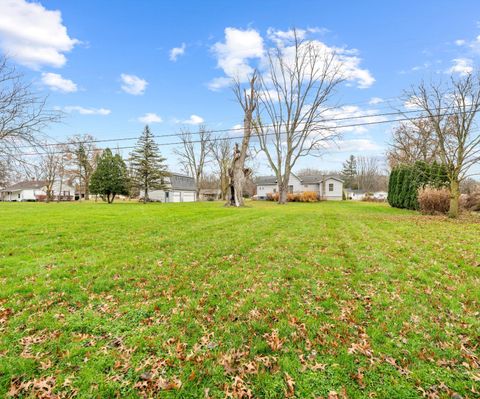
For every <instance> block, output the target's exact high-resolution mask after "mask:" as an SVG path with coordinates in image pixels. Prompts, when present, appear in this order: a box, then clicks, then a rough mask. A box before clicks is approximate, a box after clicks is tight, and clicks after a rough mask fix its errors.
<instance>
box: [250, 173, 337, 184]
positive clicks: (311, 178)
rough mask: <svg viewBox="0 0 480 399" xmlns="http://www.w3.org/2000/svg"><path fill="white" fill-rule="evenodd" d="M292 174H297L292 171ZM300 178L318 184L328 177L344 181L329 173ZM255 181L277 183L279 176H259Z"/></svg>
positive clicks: (304, 181)
mask: <svg viewBox="0 0 480 399" xmlns="http://www.w3.org/2000/svg"><path fill="white" fill-rule="evenodd" d="M292 175H294V176H297V175H295V174H293V173H292ZM297 178H298V180H300V181H301V182H302V183H304V184H317V183H321V182H322V181H324V180H327V179H335V180H338V181H341V182H343V180H342V179H341V178H339V177H338V176H335V175H328V176H315V175H312V176H297ZM255 183H256V184H257V186H258V185H266V186H268V185H272V184H277V178H276V177H275V176H258V177H257V179H256V180H255Z"/></svg>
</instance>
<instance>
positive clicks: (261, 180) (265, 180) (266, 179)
mask: <svg viewBox="0 0 480 399" xmlns="http://www.w3.org/2000/svg"><path fill="white" fill-rule="evenodd" d="M255 183H256V184H257V185H265V186H268V185H269V184H277V178H276V177H275V176H258V177H257V178H256V179H255Z"/></svg>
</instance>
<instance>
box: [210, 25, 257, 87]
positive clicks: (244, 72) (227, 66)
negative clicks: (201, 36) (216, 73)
mask: <svg viewBox="0 0 480 399" xmlns="http://www.w3.org/2000/svg"><path fill="white" fill-rule="evenodd" d="M212 51H213V53H214V54H215V56H216V57H217V67H218V68H221V69H222V70H223V72H224V73H225V75H226V76H227V77H228V78H229V79H228V78H220V79H219V78H217V79H214V81H213V82H211V83H210V85H209V87H210V88H211V89H213V90H216V89H219V88H221V87H225V86H226V85H228V84H229V83H230V81H231V79H232V78H236V79H239V80H240V81H244V80H245V79H246V78H247V77H248V75H249V74H250V73H252V72H253V68H252V67H251V66H250V65H249V64H248V60H249V59H252V58H261V57H262V56H263V55H264V48H263V38H262V37H261V36H260V34H259V33H258V32H257V31H256V30H254V29H246V30H241V29H236V28H225V42H224V43H221V42H217V43H215V44H214V45H213V46H212Z"/></svg>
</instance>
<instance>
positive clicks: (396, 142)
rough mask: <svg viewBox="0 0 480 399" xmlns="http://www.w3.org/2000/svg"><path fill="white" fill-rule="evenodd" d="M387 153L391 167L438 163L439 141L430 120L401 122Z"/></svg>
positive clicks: (394, 131)
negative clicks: (420, 162)
mask: <svg viewBox="0 0 480 399" xmlns="http://www.w3.org/2000/svg"><path fill="white" fill-rule="evenodd" d="M389 147H390V148H389V149H388V151H387V159H388V163H389V166H390V167H391V168H393V167H394V166H396V165H399V164H413V163H415V162H416V161H424V162H429V163H430V162H433V161H438V160H439V156H438V140H437V138H436V135H435V131H434V129H433V126H432V125H431V123H430V122H429V120H428V119H412V120H411V121H408V122H401V123H400V124H399V125H398V126H397V127H395V129H394V130H393V133H392V140H391V142H390V145H389Z"/></svg>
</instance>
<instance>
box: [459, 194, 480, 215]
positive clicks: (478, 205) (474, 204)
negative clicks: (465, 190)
mask: <svg viewBox="0 0 480 399" xmlns="http://www.w3.org/2000/svg"><path fill="white" fill-rule="evenodd" d="M460 206H461V207H462V208H463V209H465V210H467V211H475V212H480V191H476V192H473V193H471V194H464V195H462V196H461V197H460Z"/></svg>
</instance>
